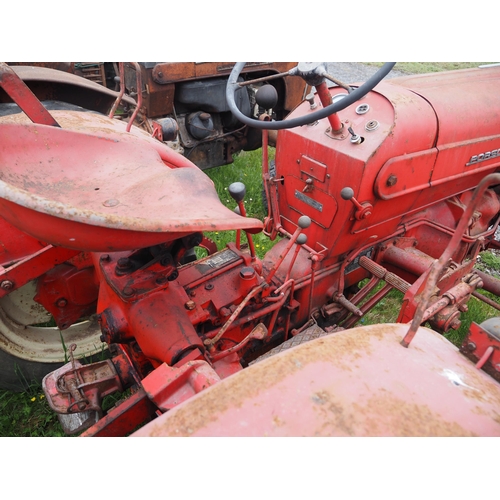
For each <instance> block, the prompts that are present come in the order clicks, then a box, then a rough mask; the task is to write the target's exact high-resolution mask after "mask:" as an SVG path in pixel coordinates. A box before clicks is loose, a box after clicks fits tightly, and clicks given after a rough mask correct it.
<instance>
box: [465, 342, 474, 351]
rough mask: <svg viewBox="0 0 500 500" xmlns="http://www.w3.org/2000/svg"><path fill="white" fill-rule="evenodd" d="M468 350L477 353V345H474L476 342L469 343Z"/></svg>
mask: <svg viewBox="0 0 500 500" xmlns="http://www.w3.org/2000/svg"><path fill="white" fill-rule="evenodd" d="M467 350H468V351H470V352H472V351H475V350H476V344H474V342H469V343H468V344H467Z"/></svg>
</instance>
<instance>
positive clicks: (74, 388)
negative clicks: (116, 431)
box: [64, 344, 88, 411]
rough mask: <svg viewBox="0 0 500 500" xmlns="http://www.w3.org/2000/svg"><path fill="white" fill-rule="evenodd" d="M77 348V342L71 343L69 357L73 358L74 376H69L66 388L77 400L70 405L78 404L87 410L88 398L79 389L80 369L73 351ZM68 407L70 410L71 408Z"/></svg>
mask: <svg viewBox="0 0 500 500" xmlns="http://www.w3.org/2000/svg"><path fill="white" fill-rule="evenodd" d="M75 349H76V344H71V345H70V346H69V357H70V359H71V366H72V367H73V370H72V372H73V375H74V376H73V377H71V378H68V379H67V380H65V381H64V382H65V384H66V388H67V389H68V391H69V392H70V394H71V396H73V399H74V400H75V402H74V403H73V404H72V405H71V406H70V407H69V408H72V407H73V406H75V405H76V406H77V407H78V409H79V410H80V411H83V410H85V408H86V407H87V404H88V401H86V398H84V397H83V396H82V395H81V394H80V391H79V390H78V384H79V382H78V371H77V368H76V365H75V357H74V356H73V351H74V350H75ZM69 408H68V410H69Z"/></svg>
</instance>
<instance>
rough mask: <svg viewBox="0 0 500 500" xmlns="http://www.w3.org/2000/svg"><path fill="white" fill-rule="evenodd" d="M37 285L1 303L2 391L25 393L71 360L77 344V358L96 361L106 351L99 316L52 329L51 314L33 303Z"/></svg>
mask: <svg viewBox="0 0 500 500" xmlns="http://www.w3.org/2000/svg"><path fill="white" fill-rule="evenodd" d="M35 293H36V281H31V282H30V283H28V284H26V285H25V286H23V287H21V288H20V289H18V290H15V291H14V292H12V293H10V294H9V295H7V296H5V297H3V298H2V299H0V388H2V389H8V390H11V391H22V390H25V389H26V388H27V387H28V386H29V385H30V384H31V383H34V382H35V383H40V382H41V380H42V378H43V377H44V376H45V375H46V374H47V373H49V372H51V371H53V370H54V369H56V368H57V367H59V366H61V365H62V364H64V363H66V362H67V360H68V355H67V349H68V348H69V346H70V345H71V344H73V343H74V344H76V345H77V349H76V351H75V356H76V357H80V358H81V357H88V358H89V359H90V357H92V356H93V355H95V354H98V353H101V352H103V351H104V348H105V347H106V345H105V344H103V343H102V342H101V341H100V339H99V337H100V328H99V325H98V323H97V319H96V317H95V316H91V317H90V318H88V319H86V320H84V321H80V322H78V323H76V324H74V325H72V326H71V327H69V328H67V329H65V330H60V329H59V328H57V327H56V326H51V324H52V323H53V322H52V321H51V319H52V318H51V316H50V314H49V313H48V312H47V311H46V310H45V309H44V307H43V306H41V305H40V304H38V303H37V302H35V301H34V300H33V297H34V296H35Z"/></svg>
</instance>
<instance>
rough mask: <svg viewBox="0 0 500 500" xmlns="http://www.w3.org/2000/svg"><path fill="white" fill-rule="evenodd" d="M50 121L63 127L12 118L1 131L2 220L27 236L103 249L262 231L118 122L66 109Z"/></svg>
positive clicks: (179, 160) (208, 184) (174, 157)
mask: <svg viewBox="0 0 500 500" xmlns="http://www.w3.org/2000/svg"><path fill="white" fill-rule="evenodd" d="M54 115H55V116H57V119H58V120H60V121H61V124H63V128H62V129H59V128H55V127H44V126H36V125H25V124H23V123H19V122H16V120H18V121H21V119H22V117H21V118H17V117H16V116H14V117H12V116H11V117H6V118H5V119H4V120H3V121H2V123H1V124H0V128H1V134H2V136H3V137H8V139H9V140H8V141H6V142H3V143H2V145H1V146H0V160H1V162H2V172H3V175H2V180H1V181H0V206H1V207H2V210H3V215H4V217H5V219H6V220H7V221H9V222H10V223H12V224H13V225H15V226H17V227H19V228H20V229H22V230H24V231H26V232H27V233H28V234H31V235H33V236H35V237H39V238H40V239H42V240H43V241H47V242H49V243H52V244H56V245H62V246H66V247H69V248H77V249H84V250H91V251H108V250H125V249H131V248H137V247H138V246H148V245H151V244H157V243H161V242H165V241H171V240H173V239H175V238H178V237H180V236H182V235H184V234H186V233H191V232H194V231H206V230H216V229H219V230H226V229H239V228H243V229H250V230H254V231H255V230H257V231H258V230H260V228H261V227H262V223H261V222H260V221H258V220H256V219H251V218H243V217H240V216H238V215H236V214H234V213H233V212H232V211H231V210H229V209H227V208H226V207H224V206H223V205H222V203H221V202H220V200H219V198H218V197H217V193H216V191H215V189H214V187H213V183H212V181H211V180H210V179H208V178H207V177H206V176H205V175H204V174H203V173H202V172H201V171H200V170H199V169H198V168H196V167H195V166H194V165H193V164H192V163H190V162H189V161H188V160H186V159H185V158H183V157H182V156H180V155H178V154H176V153H174V152H173V151H172V150H170V149H168V148H167V147H166V146H165V145H163V144H161V143H159V142H158V141H154V140H153V139H150V138H148V137H147V136H144V135H141V136H140V138H139V137H138V136H137V135H135V134H131V133H125V131H124V128H125V126H126V124H125V123H122V122H119V121H116V120H110V119H108V118H107V117H104V116H98V115H94V114H86V113H73V112H69V111H60V112H58V113H56V112H54ZM70 129H71V130H70ZM138 135H140V134H138ZM141 139H142V140H141ZM27 144H29V145H30V147H26V145H27ZM166 162H168V164H167V166H166V165H165V163H166ZM168 167H171V168H168ZM175 167H183V168H175ZM82 172H83V173H84V175H81V173H82Z"/></svg>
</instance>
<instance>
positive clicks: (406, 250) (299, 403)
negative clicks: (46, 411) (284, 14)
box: [0, 63, 500, 436]
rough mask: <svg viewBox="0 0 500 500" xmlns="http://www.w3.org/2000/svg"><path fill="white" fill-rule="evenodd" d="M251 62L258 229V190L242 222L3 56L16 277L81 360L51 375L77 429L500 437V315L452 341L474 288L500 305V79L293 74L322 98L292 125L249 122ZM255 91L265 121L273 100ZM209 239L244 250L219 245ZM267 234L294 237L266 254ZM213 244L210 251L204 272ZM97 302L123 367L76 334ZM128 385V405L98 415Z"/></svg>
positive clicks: (132, 131) (5, 176) (178, 166)
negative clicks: (48, 104) (49, 99)
mask: <svg viewBox="0 0 500 500" xmlns="http://www.w3.org/2000/svg"><path fill="white" fill-rule="evenodd" d="M243 67H244V63H237V64H236V66H235V67H234V69H233V71H232V72H231V75H230V77H229V81H228V84H227V89H226V98H227V102H228V103H229V107H230V109H231V111H232V113H233V114H234V116H235V117H236V119H237V120H238V121H240V122H241V123H243V124H246V125H249V126H251V127H254V128H257V129H261V130H262V137H263V181H264V187H265V191H266V195H267V196H266V198H267V200H268V205H269V213H268V216H267V217H266V218H265V220H264V221H260V220H257V219H253V218H250V217H246V214H245V208H244V196H245V186H244V185H242V184H241V183H235V184H232V185H231V186H229V192H230V193H231V195H232V196H233V198H234V200H235V203H236V204H237V206H238V209H239V210H238V212H237V213H235V212H233V211H231V210H229V209H227V208H225V207H224V206H223V205H222V204H221V203H220V201H219V199H218V197H217V195H216V193H215V191H214V187H213V184H212V182H211V181H210V180H209V179H208V178H207V177H206V176H205V174H204V173H203V172H202V171H201V170H200V169H198V168H196V167H195V166H194V165H193V164H192V163H191V162H190V161H189V160H188V159H186V158H184V157H182V156H180V155H179V154H177V153H175V152H173V151H172V150H171V149H169V148H168V147H167V146H166V145H164V144H163V143H161V142H159V141H158V140H156V139H154V138H151V137H150V136H148V135H147V134H146V133H145V132H143V131H141V130H139V129H137V128H136V127H135V126H133V124H132V122H133V118H132V119H131V120H130V121H129V122H128V123H126V122H123V121H119V120H115V119H113V112H112V113H110V114H109V116H104V115H99V114H95V113H87V112H84V111H81V110H74V109H69V110H68V109H65V110H51V111H50V112H49V111H47V110H46V109H45V108H44V107H43V106H42V105H41V104H40V102H39V101H38V99H37V98H36V97H35V96H33V95H32V94H30V93H29V91H27V89H26V87H25V85H24V84H23V82H22V81H20V80H19V79H18V78H17V77H16V75H15V74H14V73H13V72H12V70H11V69H9V68H8V67H6V66H2V67H1V75H2V78H1V80H0V83H1V86H2V88H3V89H4V90H5V92H6V93H7V94H8V95H9V96H10V97H11V98H12V100H13V101H14V102H16V103H17V105H18V106H19V107H20V108H21V109H22V111H23V112H24V113H18V114H15V115H8V116H6V117H4V118H2V119H1V122H0V129H1V131H2V137H4V138H6V139H4V141H3V143H2V146H1V150H0V151H1V153H0V158H1V162H2V163H1V178H0V206H1V208H2V216H3V218H4V231H3V242H4V247H5V248H6V250H5V252H6V255H10V256H11V260H10V261H9V263H7V264H5V265H4V270H3V276H2V280H1V282H0V288H1V289H2V294H3V295H5V296H9V295H11V296H13V295H14V294H15V293H16V291H19V290H20V289H22V288H24V287H25V286H26V284H27V283H30V282H33V280H35V279H36V281H35V283H36V292H35V295H34V297H30V298H31V299H34V302H35V303H36V304H39V305H41V306H43V309H44V310H45V311H48V312H49V313H50V314H51V316H52V317H53V318H54V321H55V322H56V324H57V325H58V327H59V328H60V330H61V332H62V336H63V338H64V344H65V345H66V346H67V348H68V351H69V357H70V361H69V362H68V363H67V364H66V365H64V366H62V367H61V368H58V369H56V370H55V371H53V372H51V373H49V374H48V375H47V376H46V377H45V378H44V381H43V386H44V391H45V394H46V396H47V400H48V401H49V404H50V405H51V407H52V408H53V409H54V410H55V411H56V412H57V413H58V414H59V415H60V420H61V423H62V425H63V427H64V428H65V430H66V431H67V432H68V433H82V432H83V434H82V435H85V436H107V435H127V434H130V433H132V432H134V431H135V435H176V436H180V435H224V436H229V435H231V436H233V435H245V436H248V435H260V436H262V435H499V434H500V423H499V419H498V411H499V407H498V405H499V401H500V386H499V384H498V380H500V379H499V373H500V372H499V370H500V359H499V355H498V354H497V351H498V348H499V347H500V337H499V335H498V326H499V323H498V321H497V320H496V319H495V320H490V321H489V322H485V323H483V324H481V325H474V326H473V327H472V328H471V330H470V333H469V335H468V337H467V339H466V340H465V342H464V344H463V346H462V348H461V349H460V350H459V349H457V348H456V347H454V346H453V345H452V344H451V343H450V342H448V341H447V340H446V339H445V338H444V337H443V336H442V333H444V332H446V331H448V330H450V329H453V328H457V327H458V325H459V324H460V314H461V313H462V312H463V311H465V310H466V309H467V302H468V300H469V299H470V298H471V297H472V296H473V295H474V296H478V297H482V295H480V294H478V292H477V290H479V289H483V290H487V291H489V292H491V293H493V294H495V295H500V288H499V281H498V280H496V279H494V278H492V277H490V276H488V275H485V274H483V273H480V272H479V271H477V270H475V268H474V264H475V262H476V258H477V256H478V254H479V252H480V251H482V250H485V249H488V248H497V247H498V244H497V242H496V240H495V232H496V230H497V227H498V223H499V221H500V197H499V195H498V194H497V191H498V186H500V175H499V174H498V173H497V171H498V169H499V167H500V95H499V94H498V92H497V89H498V85H499V83H500V67H491V68H477V69H472V70H462V71H456V72H449V73H440V74H432V75H422V76H416V77H405V78H398V79H393V80H390V81H388V82H384V81H382V80H383V78H384V76H385V75H387V73H388V72H389V71H390V69H391V68H392V67H393V64H392V63H391V64H386V65H384V66H383V67H382V68H381V69H380V70H379V71H378V72H377V73H376V75H374V77H372V78H370V79H369V80H368V81H367V82H366V83H364V84H362V85H345V84H342V83H341V82H340V84H339V85H336V86H334V87H332V88H328V86H327V83H326V82H327V80H335V78H334V77H333V76H332V75H329V74H328V71H327V68H326V66H325V64H324V63H300V64H298V66H296V67H295V68H293V69H291V70H289V71H288V72H287V76H289V77H291V78H302V79H303V80H304V81H305V82H306V83H307V84H308V85H311V86H314V87H315V89H316V92H315V94H313V95H309V96H308V97H307V99H306V100H305V101H304V102H303V103H302V104H300V105H299V106H298V107H297V108H296V109H295V110H294V111H293V112H292V113H291V114H290V115H289V116H288V117H287V118H286V119H285V120H283V121H273V120H272V119H271V118H270V116H269V115H268V114H267V113H263V114H262V115H261V116H260V117H259V119H254V118H252V117H248V116H246V115H245V114H242V113H241V112H240V111H239V109H238V107H237V103H236V99H235V93H236V90H237V89H239V88H241V87H242V86H245V85H249V84H252V81H248V80H247V81H240V79H239V76H240V73H241V72H242V70H243ZM282 76H283V75H281V77H282ZM259 83H261V81H260V80H259ZM337 83H339V82H337ZM256 98H257V102H258V104H259V106H260V108H262V109H264V110H268V109H272V108H273V107H274V106H275V105H276V102H277V96H276V91H275V88H274V87H271V86H269V85H265V86H262V88H261V89H260V90H259V91H258V92H257V96H256ZM117 103H118V101H117ZM270 130H279V132H278V138H277V146H276V159H275V163H274V164H271V162H269V161H268V156H267V141H268V134H269V131H270ZM186 206H188V207H190V209H189V211H187V210H186ZM209 230H210V231H211V230H217V231H225V230H236V231H237V238H236V241H235V242H234V243H231V244H228V245H227V247H226V248H224V249H222V250H220V251H215V249H214V248H212V247H211V246H210V244H209V243H207V242H206V240H204V236H203V232H204V231H209ZM242 231H244V232H246V234H247V237H248V246H244V245H242V244H241V232H242ZM260 231H264V233H265V234H266V235H267V236H268V237H269V238H270V239H272V240H277V243H276V244H275V245H274V247H273V248H272V249H271V250H270V251H269V252H268V253H267V254H266V255H265V257H264V258H263V259H259V258H258V256H257V255H256V253H255V248H254V245H253V243H252V234H255V233H257V232H260ZM200 245H202V246H203V245H205V246H206V247H207V248H208V249H209V255H208V256H207V257H205V258H201V259H198V260H191V258H190V255H191V252H192V249H193V248H194V247H196V246H200ZM9 252H10V254H9ZM16 252H17V253H16ZM16 257H17V258H16ZM392 289H397V290H399V291H400V292H402V293H403V294H404V299H403V301H402V305H401V310H400V313H399V317H398V319H397V323H395V324H381V325H376V326H367V327H356V325H357V323H358V321H359V320H360V319H362V318H363V316H364V315H366V314H367V312H368V311H370V309H372V308H373V307H374V305H376V304H377V303H379V302H380V301H381V300H382V299H383V298H384V297H385V296H386V295H387V294H388V293H389V291H391V290H392ZM26 295H29V294H28V293H26ZM18 300H25V298H24V297H21V298H20V299H18ZM12 302H13V303H15V301H14V300H12ZM13 309H14V306H13ZM92 313H96V316H95V317H96V318H97V321H98V325H99V329H100V332H101V339H102V341H103V342H104V343H106V344H107V345H108V346H109V351H110V357H109V359H106V360H104V361H98V362H95V363H91V364H83V363H82V362H80V361H79V360H78V359H77V356H76V352H75V353H74V352H73V350H74V349H75V348H76V347H75V344H76V345H78V340H76V341H73V340H72V339H71V338H69V337H68V338H66V332H70V331H71V328H72V327H73V326H78V325H81V324H85V323H83V322H82V318H85V317H86V316H89V315H90V317H91V318H92V317H94V316H92ZM426 323H427V324H429V325H430V326H431V327H432V330H431V329H429V328H425V327H423V326H421V325H423V324H426ZM74 354H75V355H74ZM124 391H125V392H124ZM114 392H124V399H123V400H122V401H121V402H120V403H119V404H117V405H116V406H115V407H114V408H113V409H112V410H110V411H108V412H107V413H104V412H103V410H102V400H103V398H104V397H106V396H107V395H110V394H112V393H114ZM144 424H146V425H144ZM138 428H140V429H139V430H137V429H138Z"/></svg>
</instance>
